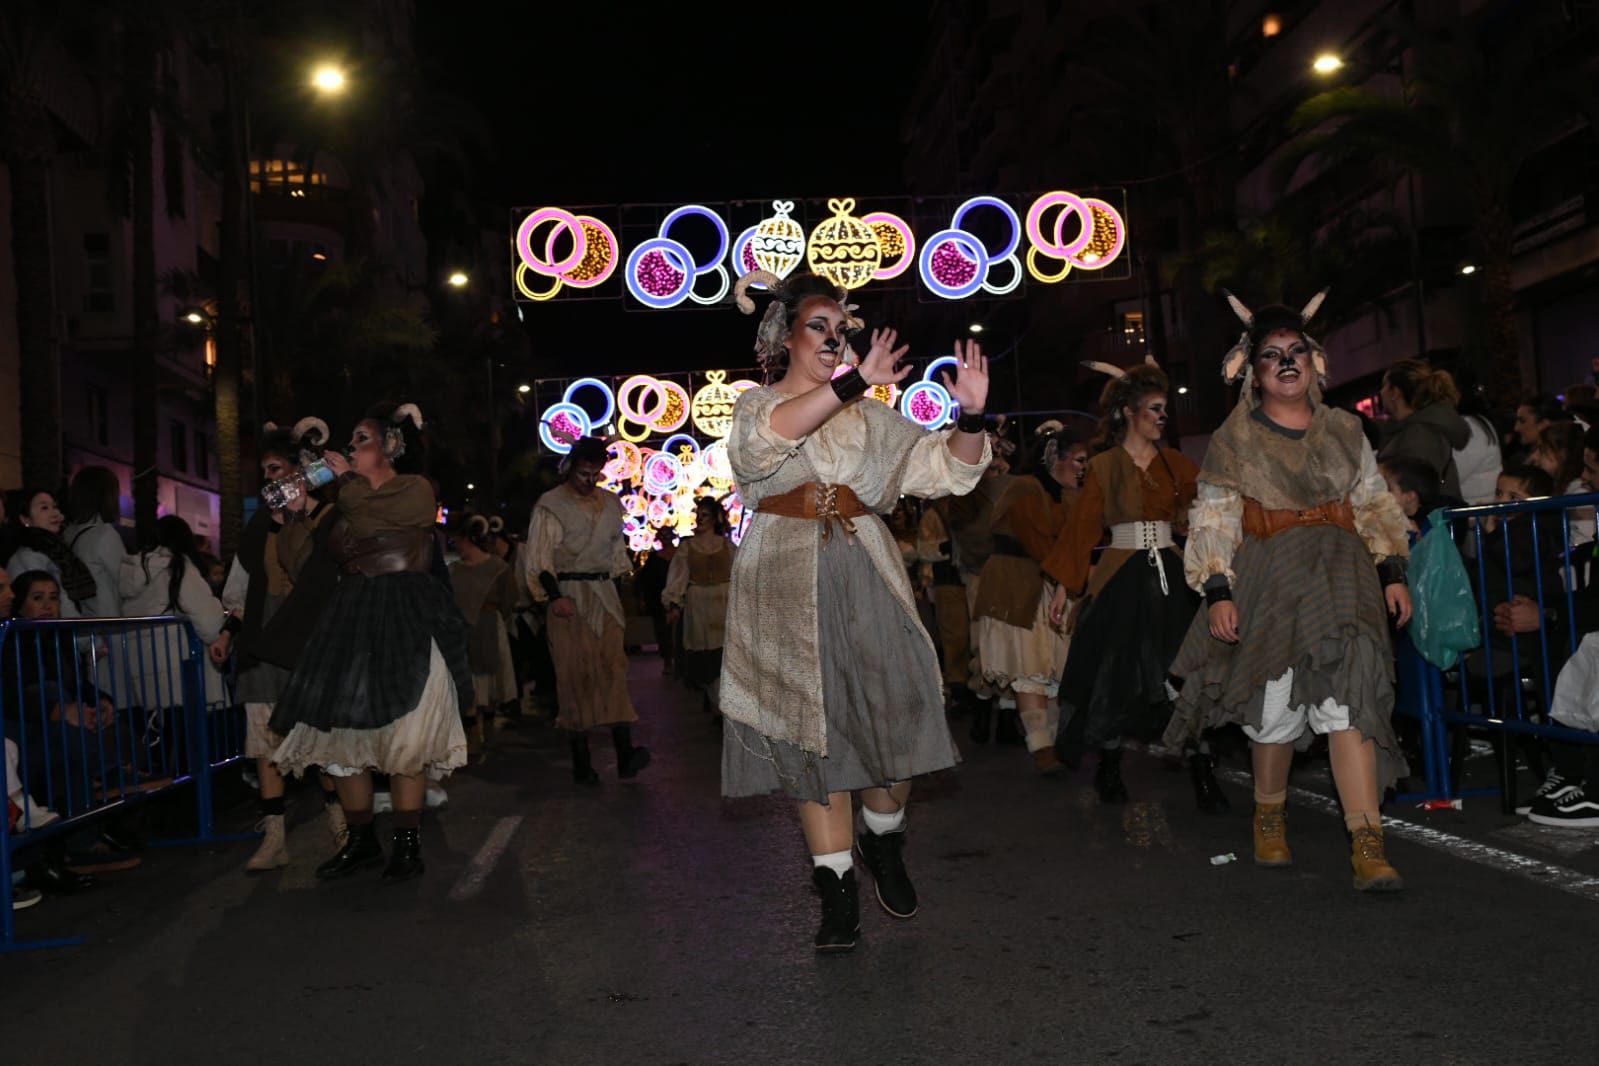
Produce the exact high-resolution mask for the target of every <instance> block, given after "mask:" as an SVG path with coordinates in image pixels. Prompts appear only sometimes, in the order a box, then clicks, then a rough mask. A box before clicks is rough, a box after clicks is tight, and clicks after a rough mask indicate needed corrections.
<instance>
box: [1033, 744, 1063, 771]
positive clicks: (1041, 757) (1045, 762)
mask: <svg viewBox="0 0 1599 1066" xmlns="http://www.w3.org/2000/svg"><path fill="white" fill-rule="evenodd" d="M1033 768H1034V769H1035V770H1037V771H1038V772H1039V773H1040V774H1043V775H1044V776H1045V777H1059V776H1060V775H1061V774H1063V773H1065V772H1066V765H1065V764H1064V763H1062V762H1061V761H1060V756H1058V755H1056V754H1055V746H1054V745H1053V744H1052V745H1050V746H1049V747H1047V748H1039V749H1038V750H1037V751H1035V752H1033Z"/></svg>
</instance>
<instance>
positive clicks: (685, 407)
mask: <svg viewBox="0 0 1599 1066" xmlns="http://www.w3.org/2000/svg"><path fill="white" fill-rule="evenodd" d="M656 384H658V385H660V386H661V388H662V389H664V390H665V391H666V392H671V393H676V394H677V398H678V399H679V400H681V401H683V402H682V404H681V405H679V407H678V411H679V414H678V416H677V420H676V421H674V422H663V421H657V419H664V418H665V417H666V411H667V408H668V407H670V406H671V404H670V402H669V401H667V400H665V399H662V400H661V411H660V413H659V414H657V415H656V416H655V418H654V419H651V420H650V423H649V425H650V428H651V429H655V430H658V431H660V432H662V433H676V432H677V431H678V430H680V429H682V428H683V424H684V423H685V422H687V421H688V415H689V399H688V390H687V389H685V388H683V386H681V385H679V384H678V383H677V382H675V381H661V380H660V379H658V378H657V379H656Z"/></svg>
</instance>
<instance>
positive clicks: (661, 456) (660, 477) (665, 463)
mask: <svg viewBox="0 0 1599 1066" xmlns="http://www.w3.org/2000/svg"><path fill="white" fill-rule="evenodd" d="M682 477H683V467H682V465H681V464H680V463H678V461H677V456H675V455H670V454H668V453H666V452H656V453H655V454H654V455H652V456H650V457H649V458H648V459H646V460H644V491H645V492H648V493H650V494H651V495H653V496H664V495H665V494H667V493H669V492H676V491H677V486H678V483H679V482H680V481H681V480H682ZM652 506H653V505H652ZM655 524H656V525H660V523H659V522H657V523H655Z"/></svg>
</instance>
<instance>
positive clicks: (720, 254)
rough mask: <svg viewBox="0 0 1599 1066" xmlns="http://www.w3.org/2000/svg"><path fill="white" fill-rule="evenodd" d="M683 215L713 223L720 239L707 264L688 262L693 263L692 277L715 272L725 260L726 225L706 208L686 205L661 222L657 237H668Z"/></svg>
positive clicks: (713, 212) (691, 260)
mask: <svg viewBox="0 0 1599 1066" xmlns="http://www.w3.org/2000/svg"><path fill="white" fill-rule="evenodd" d="M685 215H702V216H704V217H705V218H708V219H710V220H711V221H712V222H713V223H715V225H716V232H717V234H718V235H719V236H720V238H721V241H720V243H718V244H717V246H716V255H715V256H713V257H712V259H711V261H710V262H709V263H706V264H705V265H704V266H701V265H700V264H699V263H694V260H693V259H690V260H689V262H691V263H694V276H695V277H699V276H700V275H701V274H703V273H705V272H706V271H707V270H715V269H716V268H717V266H718V265H720V264H721V262H722V260H723V259H725V258H727V223H726V222H723V221H722V216H721V215H718V214H717V213H716V212H715V211H712V210H711V209H710V208H708V207H701V206H700V205H699V204H688V205H686V206H683V207H680V208H678V209H677V210H676V211H673V212H672V213H671V214H669V215H667V216H666V218H665V219H664V220H663V221H662V222H661V230H660V233H659V234H657V236H661V237H666V236H668V234H667V231H668V230H670V229H671V228H672V224H673V223H675V222H676V221H677V220H678V219H680V218H682V217H683V216H685Z"/></svg>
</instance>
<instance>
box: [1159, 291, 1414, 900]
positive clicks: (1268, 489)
mask: <svg viewBox="0 0 1599 1066" xmlns="http://www.w3.org/2000/svg"><path fill="white" fill-rule="evenodd" d="M1323 296H1325V293H1322V294H1321V295H1318V296H1316V297H1315V298H1314V299H1312V300H1311V301H1310V303H1309V304H1307V305H1306V306H1305V308H1304V309H1303V310H1294V309H1293V308H1289V307H1282V306H1271V307H1264V308H1262V309H1260V310H1259V311H1255V312H1251V311H1250V310H1249V309H1248V308H1247V307H1245V306H1244V305H1243V304H1242V303H1240V302H1239V301H1238V300H1237V299H1236V298H1235V297H1233V296H1232V295H1231V294H1228V300H1229V302H1230V303H1231V304H1232V306H1233V310H1234V312H1235V313H1236V314H1237V315H1238V317H1239V319H1240V320H1242V322H1243V323H1244V332H1243V335H1242V336H1241V337H1240V338H1239V340H1238V343H1237V344H1236V345H1234V346H1233V349H1232V350H1231V351H1230V352H1228V353H1227V358H1226V360H1225V362H1224V366H1223V371H1222V373H1223V377H1224V378H1225V379H1226V380H1227V381H1229V382H1230V381H1235V380H1237V379H1239V378H1240V377H1242V378H1243V388H1242V393H1241V395H1240V397H1239V400H1238V405H1237V406H1236V407H1234V408H1233V411H1232V413H1231V414H1230V415H1228V416H1227V420H1226V421H1225V422H1223V423H1222V425H1221V427H1220V428H1219V429H1217V430H1216V432H1215V433H1214V434H1213V435H1212V436H1211V439H1210V447H1209V449H1208V450H1207V451H1206V453H1205V464H1204V467H1203V468H1202V469H1201V471H1200V474H1199V488H1198V499H1197V500H1196V501H1195V503H1194V508H1193V514H1192V518H1191V526H1192V531H1191V534H1190V536H1189V541H1188V553H1187V559H1186V566H1185V569H1186V574H1187V579H1188V583H1189V584H1190V585H1191V586H1193V588H1194V589H1196V590H1201V591H1203V592H1204V594H1205V599H1206V602H1207V604H1208V606H1207V608H1206V610H1205V611H1204V612H1202V613H1200V614H1198V615H1197V616H1196V617H1195V618H1194V621H1193V625H1192V627H1191V628H1190V629H1189V631H1188V635H1187V638H1186V639H1185V640H1184V642H1183V646H1182V651H1181V652H1180V654H1179V655H1178V656H1177V661H1176V663H1175V664H1173V666H1172V672H1173V673H1175V674H1177V675H1178V676H1180V677H1182V678H1183V679H1184V684H1183V689H1182V694H1181V695H1180V696H1179V697H1178V700H1177V712H1176V714H1175V715H1174V716H1173V718H1172V721H1171V725H1170V727H1169V728H1168V729H1167V731H1166V742H1167V743H1168V744H1181V743H1184V742H1187V741H1189V740H1192V739H1193V738H1194V737H1196V736H1198V735H1199V734H1200V731H1201V730H1203V729H1206V728H1209V727H1212V726H1217V725H1223V724H1226V723H1238V724H1241V725H1243V727H1244V732H1245V734H1247V735H1248V737H1249V739H1250V740H1251V741H1252V744H1251V749H1252V757H1253V761H1254V769H1255V829H1254V845H1255V862H1256V863H1257V864H1258V865H1261V866H1288V865H1290V864H1291V863H1292V861H1293V858H1292V855H1291V853H1290V851H1289V849H1288V836H1287V820H1286V816H1285V814H1284V802H1285V800H1286V799H1287V795H1288V771H1289V770H1290V768H1291V767H1292V765H1293V758H1294V748H1295V747H1296V746H1298V747H1300V748H1303V747H1305V746H1307V745H1308V744H1309V743H1310V740H1311V734H1312V733H1319V734H1324V735H1326V737H1327V746H1328V751H1329V754H1330V755H1331V760H1332V771H1333V782H1334V784H1335V785H1336V786H1337V789H1338V799H1339V802H1340V803H1342V804H1343V808H1344V824H1345V827H1346V828H1347V829H1348V830H1349V834H1350V844H1351V847H1350V865H1351V867H1352V868H1353V871H1354V886H1355V888H1356V889H1358V890H1361V891H1393V890H1396V889H1399V888H1401V887H1403V884H1404V882H1403V881H1402V879H1401V878H1400V876H1399V872H1398V871H1397V870H1395V869H1394V868H1393V866H1392V865H1390V864H1389V862H1388V857H1387V852H1386V849H1385V847H1384V842H1383V831H1382V816H1381V814H1379V813H1378V805H1379V803H1380V802H1381V798H1382V789H1383V788H1384V787H1385V786H1387V785H1389V784H1392V783H1393V782H1394V781H1395V780H1397V779H1398V778H1399V777H1400V776H1401V775H1402V774H1403V773H1404V772H1405V763H1404V759H1403V757H1402V756H1401V755H1400V753H1399V742H1398V740H1397V738H1396V737H1395V736H1394V730H1393V725H1392V723H1391V721H1390V718H1391V716H1392V713H1393V704H1394V691H1393V685H1392V683H1391V681H1392V677H1393V648H1392V646H1391V644H1390V640H1389V635H1388V619H1387V618H1386V617H1385V614H1387V615H1392V616H1393V618H1394V620H1395V621H1396V622H1397V623H1398V624H1399V625H1404V624H1405V623H1406V622H1407V621H1409V619H1410V592H1409V590H1408V589H1407V588H1406V586H1405V559H1406V556H1407V555H1408V554H1409V547H1408V544H1407V538H1406V535H1405V516H1404V512H1403V511H1401V510H1400V508H1399V504H1398V502H1397V501H1396V500H1395V499H1394V497H1393V495H1392V494H1391V493H1390V492H1389V491H1388V486H1387V483H1386V482H1385V481H1384V480H1383V476H1382V473H1381V472H1380V471H1379V470H1378V468H1377V462H1376V460H1375V459H1374V458H1373V456H1372V451H1371V445H1370V443H1368V442H1367V440H1366V437H1365V435H1364V434H1363V433H1362V432H1361V427H1360V420H1359V419H1357V418H1356V417H1355V416H1354V415H1352V414H1349V413H1348V412H1346V411H1339V410H1336V409H1335V408H1331V407H1328V406H1326V405H1325V404H1323V403H1322V402H1321V386H1322V383H1323V381H1324V379H1325V376H1326V362H1325V355H1324V353H1323V351H1322V348H1321V345H1320V344H1318V343H1317V342H1316V341H1315V339H1314V338H1312V337H1311V336H1310V335H1309V334H1308V333H1307V332H1306V328H1305V327H1306V326H1307V325H1308V324H1309V322H1310V320H1311V318H1312V317H1313V316H1314V315H1315V313H1316V310H1317V309H1318V308H1319V307H1320V306H1321V301H1322V297H1323ZM1385 609H1386V610H1385Z"/></svg>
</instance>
